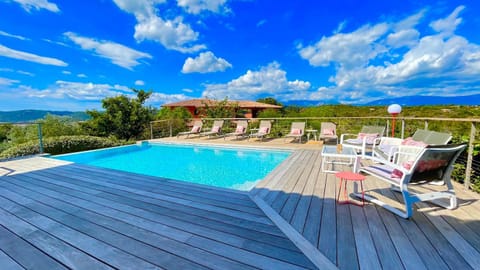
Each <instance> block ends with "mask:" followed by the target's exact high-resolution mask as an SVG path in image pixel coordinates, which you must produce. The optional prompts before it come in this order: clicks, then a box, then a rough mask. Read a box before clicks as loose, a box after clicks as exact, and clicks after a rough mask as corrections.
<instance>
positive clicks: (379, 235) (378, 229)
mask: <svg viewBox="0 0 480 270" xmlns="http://www.w3.org/2000/svg"><path fill="white" fill-rule="evenodd" d="M364 210H365V217H366V219H367V220H368V227H369V229H370V234H371V235H372V238H373V242H374V244H375V247H376V250H377V254H378V258H379V260H380V263H381V265H382V268H384V269H404V268H403V265H402V262H401V261H400V258H399V257H398V254H397V253H396V251H395V246H394V244H393V243H392V240H391V239H390V236H389V234H388V232H387V230H386V228H385V225H384V224H383V221H382V219H381V218H380V216H379V213H378V212H377V210H376V209H375V206H373V205H366V206H365V207H364Z"/></svg>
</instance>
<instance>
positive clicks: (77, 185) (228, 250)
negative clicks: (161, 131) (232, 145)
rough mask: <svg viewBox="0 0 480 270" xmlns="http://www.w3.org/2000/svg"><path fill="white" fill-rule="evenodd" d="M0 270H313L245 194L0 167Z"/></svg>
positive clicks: (59, 167)
mask: <svg viewBox="0 0 480 270" xmlns="http://www.w3.org/2000/svg"><path fill="white" fill-rule="evenodd" d="M0 175H3V176H1V177H0V269H49V270H50V269H315V266H314V265H313V264H312V263H311V262H310V261H309V259H308V258H307V257H306V256H305V255H304V254H303V253H302V252H301V251H300V250H299V249H298V248H297V247H296V246H295V245H294V244H293V243H292V241H290V240H289V239H288V238H287V237H286V236H285V235H284V234H283V233H282V232H281V231H280V230H279V229H278V228H277V227H276V226H275V225H274V224H273V223H272V222H271V220H270V219H269V218H267V217H266V215H265V214H264V213H263V212H262V211H261V210H260V209H259V208H258V207H257V205H256V204H255V203H254V202H253V201H252V200H251V199H250V197H249V196H248V194H247V193H244V192H237V191H229V190H226V189H217V188H208V187H204V186H198V185H193V184H186V183H182V182H178V181H170V180H165V179H160V178H156V177H148V176H142V175H137V174H131V173H125V172H119V171H114V170H107V169H98V168H93V167H88V166H82V165H75V164H67V163H66V162H62V161H56V160H52V159H47V158H32V159H25V160H18V161H10V162H3V163H0Z"/></svg>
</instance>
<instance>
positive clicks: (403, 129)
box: [400, 119, 405, 139]
mask: <svg viewBox="0 0 480 270" xmlns="http://www.w3.org/2000/svg"><path fill="white" fill-rule="evenodd" d="M404 137H405V119H402V132H401V135H400V138H401V139H403V138H404Z"/></svg>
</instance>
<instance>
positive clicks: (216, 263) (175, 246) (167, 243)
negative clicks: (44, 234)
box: [22, 191, 248, 269]
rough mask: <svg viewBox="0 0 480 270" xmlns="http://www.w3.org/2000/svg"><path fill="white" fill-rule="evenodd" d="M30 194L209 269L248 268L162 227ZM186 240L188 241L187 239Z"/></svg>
mask: <svg viewBox="0 0 480 270" xmlns="http://www.w3.org/2000/svg"><path fill="white" fill-rule="evenodd" d="M22 193H26V194H29V195H31V196H33V197H35V198H39V199H40V200H41V201H42V202H44V203H47V204H49V205H57V207H59V208H60V209H62V210H63V211H66V212H67V213H70V214H74V215H76V216H78V217H80V218H83V219H86V220H90V221H91V222H94V223H96V224H99V225H101V226H104V227H107V228H110V229H113V230H115V231H117V232H119V233H122V234H125V235H127V236H130V237H133V238H135V239H140V240H141V241H143V242H145V243H148V244H150V245H152V246H156V247H158V248H160V249H164V250H166V251H167V252H170V253H172V254H177V255H180V256H182V257H185V258H187V259H189V260H191V261H194V262H196V263H198V264H203V265H205V266H207V267H209V268H212V269H245V268H248V267H246V266H245V265H243V264H238V263H236V262H234V261H231V260H227V259H225V258H223V257H220V256H218V255H216V254H211V253H209V252H206V251H203V250H201V249H198V248H195V247H192V246H188V245H186V244H183V243H181V242H177V241H174V240H171V239H169V238H166V237H163V236H161V235H159V234H156V233H154V232H152V231H156V232H158V231H160V230H161V226H155V225H154V226H153V227H148V226H145V223H146V222H145V221H139V222H137V223H134V224H133V225H131V224H128V223H125V222H123V221H120V220H116V219H114V218H111V217H106V216H103V215H100V214H97V213H95V212H92V211H89V210H86V209H83V208H79V207H76V206H73V205H70V204H68V203H65V202H60V201H58V200H55V199H53V198H49V197H47V196H44V195H41V194H38V193H37V194H35V193H33V192H32V193H28V192H25V191H24V192H22ZM141 225H143V227H146V228H147V229H152V231H149V230H147V229H143V228H141V227H137V226H141ZM180 240H181V239H180ZM185 240H186V239H185Z"/></svg>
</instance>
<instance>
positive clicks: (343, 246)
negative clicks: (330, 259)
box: [337, 205, 360, 270]
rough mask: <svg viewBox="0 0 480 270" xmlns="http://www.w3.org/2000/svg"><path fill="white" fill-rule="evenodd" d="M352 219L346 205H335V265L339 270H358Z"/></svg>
mask: <svg viewBox="0 0 480 270" xmlns="http://www.w3.org/2000/svg"><path fill="white" fill-rule="evenodd" d="M352 226H353V225H352V218H351V215H350V207H349V206H348V205H337V250H338V251H337V258H338V259H337V265H338V268H339V269H341V270H347V269H348V270H350V269H351V270H357V269H360V265H359V264H358V257H357V250H356V247H355V236H354V234H353V227H352Z"/></svg>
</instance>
